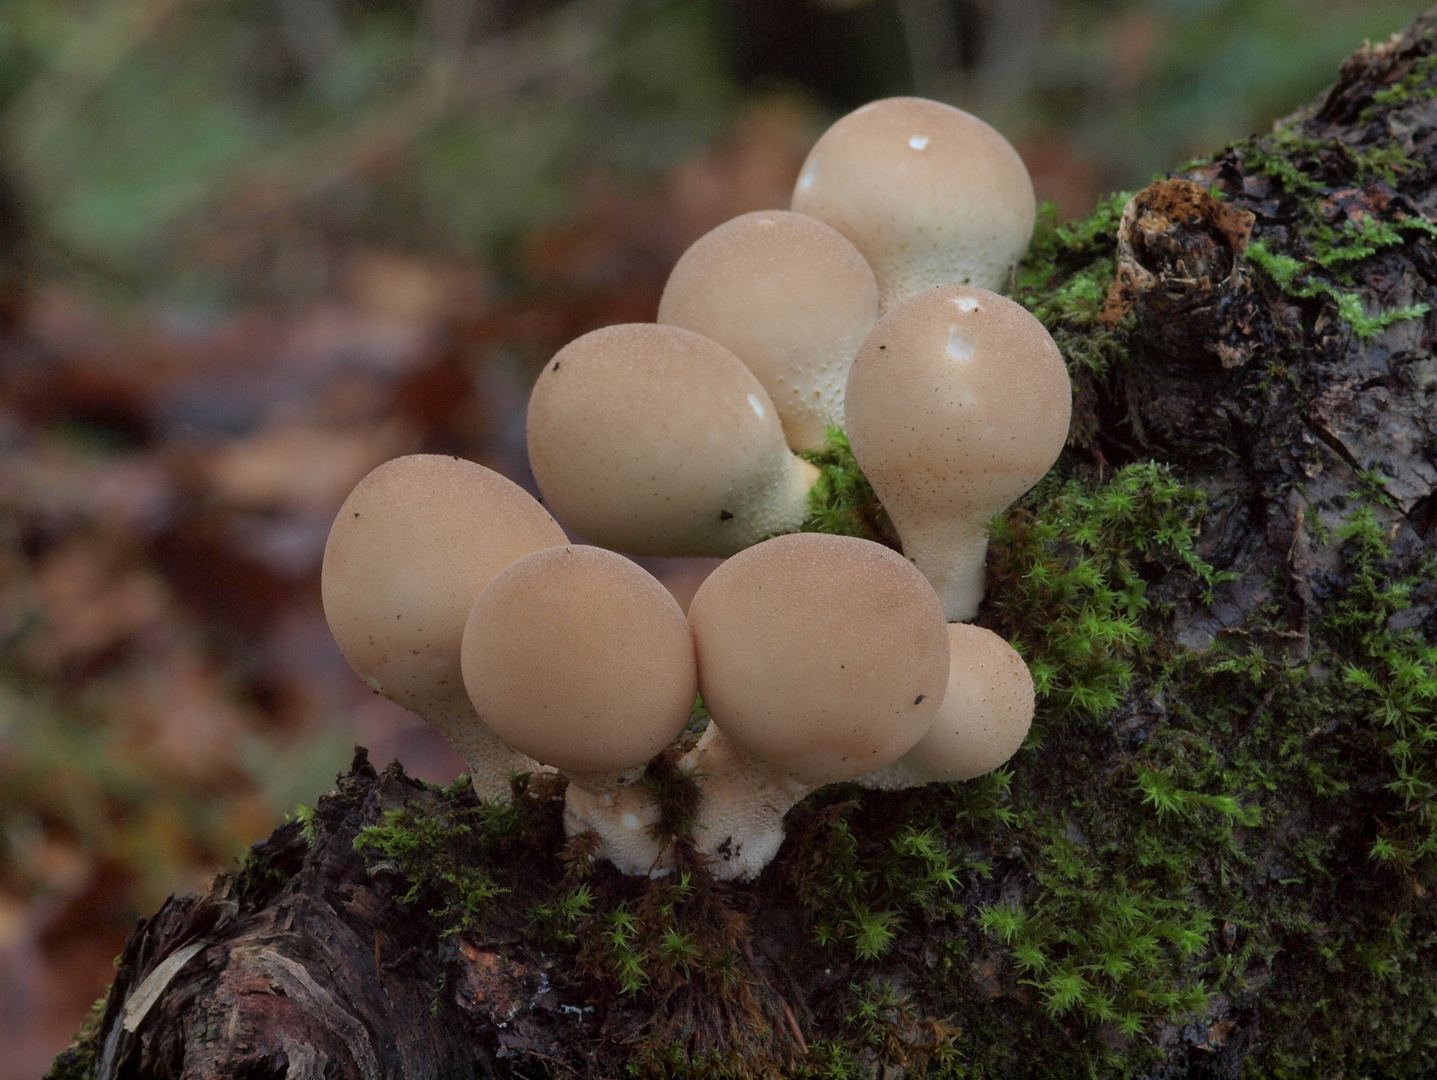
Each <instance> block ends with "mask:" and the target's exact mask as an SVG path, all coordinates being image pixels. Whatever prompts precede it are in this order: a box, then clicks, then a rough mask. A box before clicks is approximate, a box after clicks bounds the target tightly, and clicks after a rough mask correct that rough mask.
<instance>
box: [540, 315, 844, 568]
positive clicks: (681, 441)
mask: <svg viewBox="0 0 1437 1080" xmlns="http://www.w3.org/2000/svg"><path fill="white" fill-rule="evenodd" d="M528 437H529V464H530V465H531V466H532V467H533V470H534V478H535V480H536V481H537V482H538V484H539V490H540V491H542V492H543V493H544V500H545V502H546V503H547V504H548V505H549V506H550V507H551V508H552V509H553V511H554V512H555V513H556V514H557V515H558V516H559V517H560V518H561V519H562V520H563V521H565V522H567V523H568V524H569V525H570V526H572V527H573V528H574V529H575V530H576V531H577V532H579V533H580V534H581V535H582V536H583V537H584V538H585V539H587V540H589V541H591V542H593V543H595V544H601V545H602V546H604V547H607V548H612V549H614V550H616V551H624V552H628V553H629V554H631V555H657V556H681V555H732V554H733V553H734V552H736V551H741V550H742V549H743V548H746V547H748V546H749V545H751V544H755V543H757V542H758V541H759V540H761V539H763V538H764V537H765V536H768V535H771V534H773V533H780V532H792V531H793V530H795V529H797V528H798V527H799V525H800V524H802V522H803V519H804V517H805V516H806V515H807V512H808V489H809V488H810V487H812V486H813V482H814V480H816V479H817V478H818V470H817V469H815V468H814V467H813V466H812V465H810V464H809V463H808V462H806V461H803V460H802V459H800V458H798V457H795V456H794V455H793V454H792V453H790V452H789V449H788V446H787V445H786V444H785V442H784V437H783V427H782V426H781V424H780V422H779V418H778V413H777V411H776V410H775V409H774V404H773V400H772V399H771V398H770V397H769V395H768V391H766V390H765V389H764V388H763V385H762V384H761V383H760V382H759V381H758V379H757V378H756V377H755V376H754V375H753V373H752V372H751V371H749V370H748V368H746V367H744V365H743V361H741V360H740V359H739V358H738V357H736V356H734V354H733V353H731V352H729V351H728V350H727V349H725V348H724V347H723V346H722V345H719V344H718V343H717V342H714V341H710V340H709V339H708V338H706V337H703V336H701V335H699V334H696V333H694V332H693V331H691V330H683V329H680V328H679V327H676V326H658V325H655V324H653V323H630V324H627V325H622V326H609V327H605V328H603V329H602V330H595V331H593V332H592V333H588V334H585V335H584V336H583V337H580V338H577V339H576V340H574V341H571V342H570V343H569V344H568V345H566V346H564V348H562V349H560V350H559V352H558V354H557V355H555V357H554V358H553V359H552V360H551V361H549V363H548V364H546V365H545V367H544V371H543V373H542V374H540V376H539V379H538V381H537V382H536V383H535V384H534V391H533V394H532V395H531V396H530V398H529V418H528Z"/></svg>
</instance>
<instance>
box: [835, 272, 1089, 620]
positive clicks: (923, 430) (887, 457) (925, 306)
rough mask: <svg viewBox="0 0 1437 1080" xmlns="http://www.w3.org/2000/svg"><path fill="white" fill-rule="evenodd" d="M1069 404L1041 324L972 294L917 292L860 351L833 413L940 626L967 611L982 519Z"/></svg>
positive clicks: (1037, 467) (1056, 433) (1039, 457)
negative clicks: (931, 594)
mask: <svg viewBox="0 0 1437 1080" xmlns="http://www.w3.org/2000/svg"><path fill="white" fill-rule="evenodd" d="M1072 400H1073V398H1072V389H1071V386H1070V384H1069V381H1068V372H1067V369H1066V367H1064V365H1063V358H1062V356H1061V355H1060V354H1059V352H1058V347H1057V346H1056V345H1054V344H1053V339H1052V338H1051V337H1049V336H1048V332H1047V331H1046V330H1045V329H1043V325H1042V323H1040V322H1038V320H1037V319H1035V318H1033V316H1032V315H1030V314H1029V313H1028V312H1027V311H1026V310H1024V309H1023V308H1022V307H1020V306H1019V305H1018V304H1015V303H1013V301H1011V300H1008V299H1005V298H1004V297H1001V296H998V295H997V294H996V293H990V292H988V291H986V290H984V289H970V288H963V287H960V286H949V287H947V288H942V289H930V290H928V291H927V292H924V293H921V294H919V295H918V296H915V297H914V298H913V299H911V300H908V301H906V302H904V303H902V304H900V305H899V306H898V307H896V308H894V309H893V310H892V311H890V312H888V314H886V315H884V316H883V317H882V318H881V319H879V320H878V325H877V326H875V327H874V328H873V333H871V334H869V335H868V340H867V341H865V342H864V343H863V347H862V348H861V349H859V351H858V358H857V359H856V360H855V361H854V364H853V370H852V371H850V372H849V375H848V391H847V396H846V401H845V405H844V410H845V416H846V418H847V429H848V437H849V440H850V442H851V443H852V444H853V454H854V457H855V458H856V459H857V461H858V464H859V467H860V468H862V469H863V472H864V473H865V475H867V477H868V479H869V480H870V481H871V482H872V484H873V490H874V491H875V492H876V493H877V494H878V497H879V499H881V500H882V502H883V506H884V508H885V509H886V510H887V511H888V515H889V517H890V518H892V520H893V526H894V528H895V529H896V530H897V531H898V536H899V539H900V540H901V541H902V542H903V552H904V554H905V555H907V556H908V558H909V559H910V560H912V562H913V563H914V565H915V566H917V567H918V569H920V570H922V571H923V573H924V574H925V575H926V576H927V578H928V580H929V581H931V582H932V583H933V588H934V589H935V590H936V591H937V593H938V596H939V598H940V599H941V600H942V602H943V610H944V611H945V612H946V613H947V616H948V618H949V620H950V621H955V622H957V621H966V620H968V619H971V618H973V616H974V615H975V614H977V611H978V605H979V604H980V603H981V602H982V600H983V590H984V580H983V574H984V570H983V563H984V557H985V555H986V552H987V545H988V534H987V525H988V520H989V519H990V518H991V517H992V516H993V515H994V514H996V513H998V512H999V511H1001V510H1003V509H1004V508H1005V507H1007V506H1009V505H1010V504H1011V503H1012V502H1013V501H1014V500H1015V499H1017V498H1018V496H1020V495H1022V494H1023V493H1024V492H1025V491H1027V490H1028V489H1029V488H1030V487H1032V486H1033V485H1034V484H1036V483H1037V482H1038V481H1039V480H1040V479H1041V478H1042V476H1043V474H1044V473H1046V472H1047V471H1048V469H1049V468H1050V467H1051V466H1052V464H1053V462H1054V461H1056V460H1057V458H1058V454H1059V452H1060V451H1061V450H1062V449H1063V444H1064V443H1065V442H1066V441H1067V437H1068V420H1069V416H1070V414H1071V412H1072Z"/></svg>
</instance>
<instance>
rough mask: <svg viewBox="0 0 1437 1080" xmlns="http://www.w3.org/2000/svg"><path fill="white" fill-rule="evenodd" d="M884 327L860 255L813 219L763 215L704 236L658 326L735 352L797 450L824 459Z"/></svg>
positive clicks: (669, 294)
mask: <svg viewBox="0 0 1437 1080" xmlns="http://www.w3.org/2000/svg"><path fill="white" fill-rule="evenodd" d="M877 319H878V283H877V281H875V280H874V277H873V271H872V270H871V269H870V268H869V266H868V263H867V262H865V261H864V258H863V256H862V255H861V254H860V253H859V251H858V249H857V248H856V247H854V246H853V244H851V243H850V242H849V241H848V240H847V239H845V238H844V236H843V235H842V234H841V233H839V232H838V231H837V230H836V229H833V228H830V227H829V226H827V225H825V224H824V223H823V222H821V221H818V220H816V219H814V218H811V217H807V216H805V215H803V214H794V213H790V212H789V211H785V210H760V211H756V212H754V213H751V214H742V215H740V216H739V217H736V218H734V219H733V220H731V221H727V222H725V223H724V224H722V225H720V226H719V227H718V228H716V229H714V230H712V231H711V232H708V233H706V234H705V235H703V236H701V237H700V238H699V239H698V240H697V241H695V242H694V244H693V245H692V246H691V247H690V248H689V249H688V250H687V251H685V252H684V254H683V256H682V257H681V258H680V259H679V261H678V264H677V265H676V266H675V267H674V269H673V273H671V274H670V275H669V280H668V283H667V284H666V285H665V286H664V295H663V298H662V299H661V300H660V301H659V318H658V321H659V322H661V323H665V324H667V325H670V326H681V327H683V328H684V329H686V330H692V331H694V332H695V333H699V334H702V335H703V336H704V337H707V338H710V339H711V340H713V341H717V342H718V343H719V344H720V345H722V346H724V347H725V348H727V349H729V350H730V351H732V352H733V354H734V355H735V356H737V357H738V358H739V359H740V360H742V361H743V362H744V364H745V365H746V366H747V367H748V369H749V370H750V371H752V372H753V373H754V374H755V375H756V376H758V381H759V382H761V383H763V386H764V389H765V390H767V391H768V393H769V396H770V397H772V398H773V402H774V405H775V406H776V407H777V408H778V414H779V419H780V420H781V421H782V422H783V430H784V434H785V435H786V436H787V438H788V445H789V446H790V447H792V448H793V449H794V450H821V449H822V448H823V433H824V428H826V427H839V426H842V424H843V384H844V380H845V379H846V378H847V377H848V368H849V366H850V365H851V364H852V363H853V356H854V354H855V353H856V352H858V347H859V346H860V345H861V344H863V339H864V338H865V337H867V336H868V332H869V331H870V330H871V329H873V324H874V322H876V321H877Z"/></svg>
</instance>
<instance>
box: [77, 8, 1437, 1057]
mask: <svg viewBox="0 0 1437 1080" xmlns="http://www.w3.org/2000/svg"><path fill="white" fill-rule="evenodd" d="M1434 32H1437V12H1429V13H1428V14H1427V15H1424V16H1423V17H1422V18H1420V19H1419V20H1418V21H1417V22H1416V23H1415V24H1414V25H1413V26H1412V27H1411V28H1410V29H1409V30H1408V31H1406V32H1405V33H1404V34H1402V35H1400V36H1399V37H1398V38H1394V39H1393V40H1392V41H1391V42H1388V43H1386V44H1383V45H1381V46H1377V47H1367V46H1364V47H1363V48H1362V49H1361V50H1359V51H1358V52H1357V53H1356V54H1354V55H1353V56H1352V57H1351V58H1350V59H1349V60H1348V61H1347V63H1346V64H1344V66H1343V68H1342V71H1341V73H1340V75H1339V77H1338V80H1337V82H1336V83H1335V84H1334V85H1333V87H1332V88H1331V89H1330V90H1329V91H1328V92H1327V93H1326V94H1325V95H1323V97H1322V98H1321V99H1320V100H1319V101H1318V102H1316V103H1314V104H1313V105H1312V106H1310V107H1309V108H1307V109H1305V110H1303V111H1301V112H1300V113H1298V114H1296V115H1294V116H1293V117H1291V118H1289V119H1288V120H1286V121H1284V122H1283V123H1282V124H1281V125H1279V127H1278V129H1277V131H1276V132H1275V133H1274V134H1272V135H1269V136H1265V137H1262V138H1256V139H1252V140H1249V141H1247V142H1243V143H1239V144H1237V145H1234V146H1232V147H1229V148H1228V149H1227V150H1225V151H1223V152H1222V153H1220V154H1218V155H1217V156H1216V157H1214V158H1212V159H1211V160H1209V161H1203V162H1198V163H1194V164H1192V165H1190V166H1189V167H1188V168H1186V169H1185V170H1183V171H1182V172H1180V173H1178V174H1175V176H1176V178H1177V179H1179V180H1185V181H1189V182H1190V183H1188V184H1174V183H1171V182H1169V183H1166V184H1159V185H1156V186H1155V187H1153V188H1150V189H1148V190H1147V191H1145V192H1144V193H1143V197H1142V200H1141V201H1140V202H1139V203H1137V204H1134V209H1133V210H1132V211H1131V212H1129V213H1128V214H1127V215H1126V217H1124V215H1123V210H1124V207H1125V205H1126V203H1127V200H1126V198H1125V197H1115V198H1114V199H1112V200H1110V201H1109V202H1107V203H1105V204H1104V205H1103V206H1100V207H1099V208H1098V210H1097V211H1096V212H1095V213H1094V214H1092V215H1091V216H1089V217H1088V218H1087V219H1085V220H1083V221H1079V222H1076V223H1073V224H1070V225H1067V226H1063V227H1054V226H1052V225H1048V226H1045V227H1043V228H1041V229H1040V231H1039V235H1038V236H1037V237H1036V239H1035V242H1034V246H1033V249H1032V252H1031V254H1030V256H1029V258H1028V259H1027V261H1026V262H1025V264H1024V266H1023V268H1022V270H1021V272H1020V274H1019V276H1018V279H1017V281H1016V282H1015V287H1014V290H1013V295H1014V296H1015V297H1016V298H1017V299H1019V300H1021V301H1022V302H1024V303H1025V304H1027V305H1028V306H1029V307H1030V308H1031V309H1032V310H1033V311H1034V312H1035V313H1037V314H1038V315H1039V317H1040V318H1042V319H1043V321H1044V322H1045V323H1046V324H1047V325H1048V327H1049V328H1050V330H1051V331H1052V332H1053V334H1054V337H1055V338H1056V340H1057V341H1058V343H1059V345H1060V346H1061V348H1062V349H1063V352H1064V355H1065V357H1066V358H1067V360H1068V363H1069V365H1070V369H1071V371H1072V373H1073V376H1074V380H1075V387H1076V388H1077V391H1078V393H1077V402H1076V403H1077V408H1076V409H1075V427H1074V439H1073V445H1072V446H1071V447H1070V450H1069V452H1068V453H1066V454H1065V456H1064V458H1063V460H1062V461H1061V462H1060V465H1059V467H1058V468H1057V469H1056V470H1055V472H1054V474H1053V475H1052V476H1050V477H1049V478H1048V479H1047V480H1045V481H1044V482H1043V484H1041V485H1040V487H1039V489H1038V490H1036V491H1035V492H1034V493H1032V494H1031V495H1030V496H1029V497H1028V498H1027V499H1026V500H1025V501H1024V503H1023V504H1022V505H1021V506H1020V507H1018V508H1016V509H1015V510H1013V511H1011V512H1010V513H1008V514H1007V515H1005V516H1004V518H1003V520H1002V521H1001V522H998V523H997V524H996V525H995V530H994V538H993V543H992V547H991V551H990V558H989V570H990V588H989V600H988V602H987V603H986V604H985V606H984V609H983V611H982V614H981V616H980V620H979V621H980V622H982V623H984V624H985V625H989V626H992V627H993V628H995V629H997V630H998V631H1000V632H1001V633H1004V634H1005V635H1006V636H1008V637H1010V638H1011V639H1013V640H1014V642H1015V644H1017V645H1018V647H1019V648H1020V649H1021V651H1022V652H1023V653H1024V655H1025V657H1026V658H1027V659H1028V661H1029V663H1030V666H1031V667H1032V669H1033V671H1034V675H1035V679H1036V681H1037V683H1038V687H1039V697H1040V706H1039V714H1038V718H1037V720H1036V722H1035V726H1034V734H1033V736H1032V738H1031V739H1030V741H1029V745H1028V747H1026V748H1025V749H1024V750H1023V751H1022V752H1020V754H1019V755H1018V756H1017V757H1016V758H1015V759H1014V761H1013V762H1012V763H1011V766H1010V768H1009V769H1007V770H1005V771H1003V772H1001V773H998V774H994V775H991V776H989V777H987V778H984V779H983V780H980V781H977V782H973V783H969V784H965V785H953V786H945V787H938V788H930V789H924V790H921V791H915V792H907V793H898V794H881V793H875V792H867V791H861V790H859V789H857V788H853V787H849V786H839V787H835V788H830V789H825V790H823V791H822V792H820V793H819V794H818V795H816V796H815V797H813V798H811V799H809V800H808V801H807V802H805V803H804V804H802V805H801V806H800V807H798V808H797V809H796V810H795V811H794V812H793V813H792V814H791V815H790V818H789V838H788V841H787V843H786V844H785V846H784V849H783V851H782V853H781V854H780V857H779V859H778V860H777V861H776V862H775V863H774V864H773V865H772V866H770V867H769V868H768V870H767V871H765V873H764V874H763V876H762V877H761V878H760V879H759V880H758V881H757V882H755V883H754V884H753V885H752V886H732V885H716V884H714V883H713V882H711V881H709V880H708V879H707V878H706V876H705V875H704V873H703V869H702V867H701V865H699V864H698V863H697V862H696V861H695V862H691V863H690V864H689V865H690V867H691V868H690V871H689V872H688V873H685V874H682V875H676V876H675V877H672V878H669V879H665V880H661V881H655V882H649V881H640V880H635V879H626V878H622V877H620V876H619V875H617V874H615V873H613V872H612V870H611V869H609V868H608V867H606V866H605V865H603V864H594V863H593V862H592V861H591V859H590V858H589V853H588V851H587V850H586V848H585V845H584V843H583V842H582V839H580V840H579V841H575V842H572V843H569V844H567V845H566V844H565V843H564V840H563V837H562V831H561V827H560V816H559V808H560V802H559V794H560V792H559V789H558V788H557V786H556V785H554V784H553V783H551V782H548V781H543V782H538V781H536V782H534V783H525V782H520V783H519V784H518V786H517V787H516V801H515V803H514V804H513V806H512V807H508V808H494V807H485V806H482V805H481V804H479V803H478V802H477V801H476V800H475V799H474V798H473V796H472V793H471V792H469V790H468V789H467V787H464V786H463V785H460V786H457V787H455V788H452V789H446V790H440V789H435V788H430V787H426V786H425V785H423V784H420V783H418V782H417V781H414V780H411V779H408V778H406V777H405V776H404V775H403V774H402V772H401V771H400V770H398V769H397V768H396V767H391V768H389V769H387V770H385V771H384V772H383V773H382V774H376V773H375V771H374V770H373V769H372V768H371V767H370V766H369V763H368V761H367V759H366V758H365V757H364V756H363V755H362V754H360V755H359V756H358V757H357V758H356V761H355V765H354V768H353V769H352V771H351V772H350V773H349V775H347V776H345V777H342V778H341V779H340V782H339V786H338V789H337V791H335V792H333V793H331V794H330V795H327V796H326V797H324V798H323V799H321V800H320V802H319V805H318V806H317V807H316V808H315V810H314V811H313V813H312V814H309V815H306V816H305V817H304V819H303V820H301V821H296V822H293V823H291V824H288V825H285V826H283V827H282V828H280V829H279V830H278V831H277V832H276V833H275V834H274V835H273V836H272V837H271V838H270V839H269V840H267V841H265V842H264V843H262V844H259V845H257V846H256V847H255V848H254V849H253V851H252V852H251V853H250V855H249V856H248V857H247V858H246V859H245V860H244V862H243V864H242V866H241V867H240V868H239V870H238V871H237V872H235V873H233V874H229V875H222V876H221V877H220V879H219V880H218V881H217V883H216V885H215V887H214V889H213V890H212V891H211V892H210V894H209V895H207V896H205V897H203V898H197V897H183V898H177V899H172V900H170V901H169V902H168V903H166V904H165V906H164V907H163V908H161V910H160V911H159V912H158V913H157V914H156V915H155V916H154V917H153V918H152V919H149V920H147V921H145V922H144V923H142V924H141V926H140V927H139V929H138V930H137V932H136V933H135V935H134V937H133V938H132V940H131V941H130V944H129V946H128V947H127V949H126V951H125V953H124V956H123V957H122V959H121V963H120V967H119V971H118V973H117V976H116V980H115V983H114V987H113V988H112V991H111V993H110V996H109V998H108V1001H107V1002H106V1003H105V1005H104V1008H103V1013H102V1014H98V1015H97V1019H96V1022H95V1023H94V1025H93V1026H92V1029H91V1030H88V1031H87V1032H86V1033H84V1034H82V1036H81V1038H80V1039H79V1040H78V1041H77V1043H76V1045H75V1047H73V1048H72V1049H71V1050H69V1051H67V1052H66V1053H65V1054H63V1055H61V1057H60V1058H59V1059H57V1062H56V1065H55V1068H54V1070H53V1072H52V1074H51V1075H52V1076H54V1077H57V1078H58V1077H67V1078H73V1077H87V1078H88V1077H93V1078H103V1080H112V1078H119V1077H124V1078H127V1080H142V1078H143V1080H149V1078H160V1077H181V1076H183V1077H187V1078H195V1080H199V1078H209V1077H216V1078H218V1077H255V1078H258V1077H276V1078H278V1077H287V1078H291V1080H296V1078H301V1077H304V1078H308V1077H331V1078H340V1077H342V1078H350V1077H353V1078H365V1080H368V1078H371V1077H374V1078H377V1077H384V1078H398V1077H412V1078H421V1077H444V1078H446V1080H449V1078H460V1077H478V1076H516V1077H517V1076H534V1077H537V1076H547V1075H578V1076H594V1077H600V1076H642V1077H664V1076H674V1077H680V1076H734V1077H741V1076H785V1075H786V1076H794V1077H815V1078H816V1077H832V1078H839V1077H856V1076H883V1077H894V1076H899V1075H922V1074H925V1071H926V1075H931V1076H938V1075H942V1076H953V1077H969V1076H972V1077H979V1076H983V1077H988V1076H992V1077H1013V1076H1035V1077H1069V1076H1072V1077H1079V1076H1092V1075H1137V1076H1162V1077H1178V1076H1194V1077H1206V1076H1214V1077H1216V1076H1247V1075H1252V1076H1323V1077H1342V1076H1349V1077H1357V1076H1386V1077H1402V1076H1422V1075H1434V1074H1437V917H1434V903H1437V901H1434V890H1437V870H1434V868H1437V718H1434V704H1437V649H1434V647H1433V642H1434V636H1437V587H1434V585H1433V583H1432V581H1431V569H1432V567H1433V565H1434V561H1433V560H1434V550H1433V541H1434V538H1437V532H1434V530H1437V497H1434V489H1437V450H1434V447H1437V357H1434V354H1433V350H1432V333H1433V327H1434V325H1437V318H1434V315H1433V312H1432V310H1431V305H1432V303H1433V297H1434V295H1437V293H1434V290H1437V254H1434V252H1437V44H1434ZM1120 231H1121V233H1122V237H1121V242H1120V239H1119V232H1120ZM1115 281H1116V282H1117V285H1116V287H1114V282H1115ZM822 462H823V464H824V465H825V481H824V483H823V485H822V487H821V496H822V499H821V505H817V506H815V513H814V517H813V520H812V522H811V525H812V527H814V528H821V529H828V530H836V531H848V532H853V533H856V534H858V535H867V536H872V537H874V538H877V539H891V535H890V534H889V532H888V530H887V526H886V522H885V519H884V515H883V514H882V512H881V509H880V508H879V507H877V506H876V504H874V503H873V501H872V496H871V493H870V492H869V491H868V490H867V488H866V485H865V484H864V482H863V481H862V478H861V476H859V475H858V474H857V473H856V471H855V470H854V469H853V467H852V462H851V458H849V457H848V455H847V454H846V451H845V447H844V446H843V444H842V441H841V439H839V440H835V441H834V444H833V445H832V446H831V447H830V451H829V452H828V453H827V454H825V455H823V456H822ZM651 776H652V779H653V781H654V784H655V786H656V789H657V790H658V791H660V792H661V794H662V796H663V798H664V799H665V800H667V804H668V805H669V806H670V808H671V810H672V813H671V814H670V815H669V816H668V818H667V819H666V820H667V826H668V827H669V828H671V829H673V830H674V832H675V833H676V834H677V835H679V837H680V839H679V840H678V841H677V843H678V844H679V846H680V853H681V855H683V852H684V842H683V840H682V833H683V827H684V826H683V823H684V806H685V799H686V798H691V797H692V792H691V791H685V788H684V785H683V784H682V783H679V782H678V781H677V780H676V779H675V777H674V776H673V773H672V770H671V768H670V766H669V765H668V764H667V763H666V762H664V761H660V762H657V763H655V765H654V766H652V767H651Z"/></svg>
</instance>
